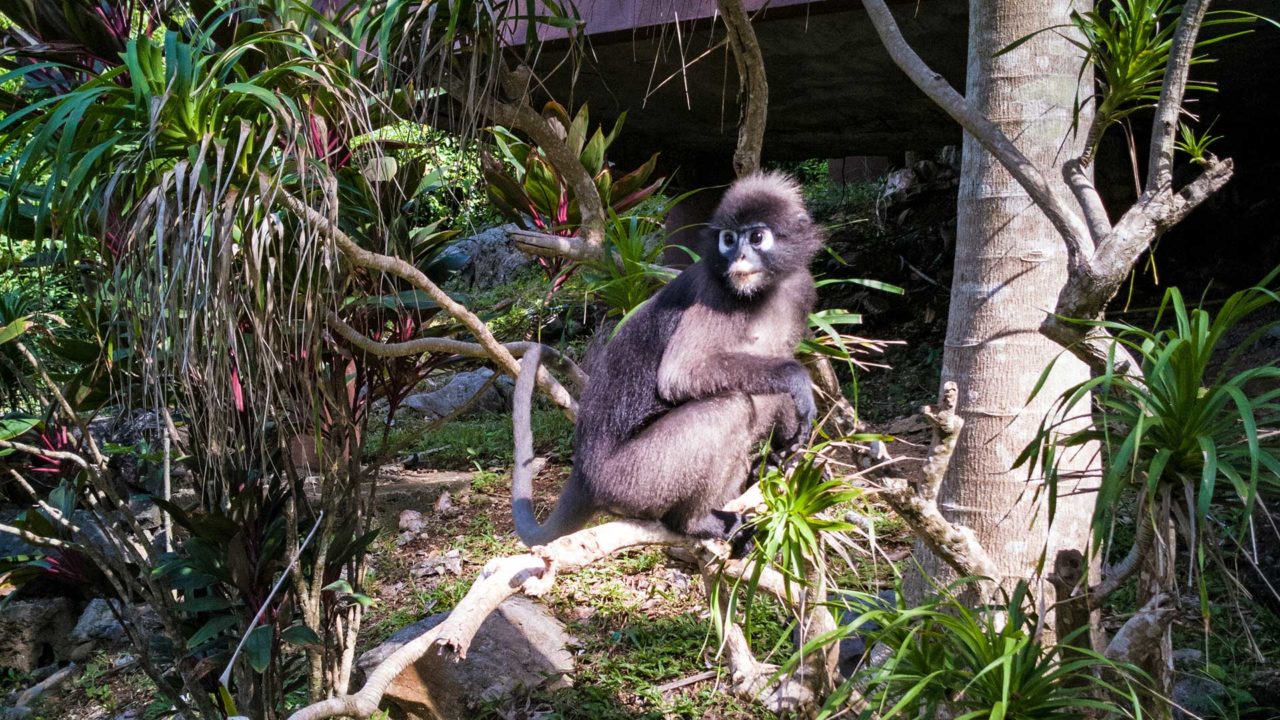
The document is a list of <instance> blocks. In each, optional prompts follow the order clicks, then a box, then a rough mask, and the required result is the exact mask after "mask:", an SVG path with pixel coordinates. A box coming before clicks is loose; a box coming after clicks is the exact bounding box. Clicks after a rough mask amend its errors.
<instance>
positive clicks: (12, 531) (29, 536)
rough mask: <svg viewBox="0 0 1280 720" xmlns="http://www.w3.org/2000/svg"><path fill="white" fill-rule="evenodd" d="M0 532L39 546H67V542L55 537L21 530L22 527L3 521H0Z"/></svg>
mask: <svg viewBox="0 0 1280 720" xmlns="http://www.w3.org/2000/svg"><path fill="white" fill-rule="evenodd" d="M0 533H4V534H6V535H13V536H15V537H19V538H22V540H23V541H24V542H27V543H30V544H32V545H37V546H40V547H49V548H63V547H67V543H64V542H62V541H61V540H59V539H57V538H51V537H44V536H43V535H36V534H34V533H31V532H28V531H27V530H23V529H22V528H16V527H14V526H12V525H5V524H4V523H0Z"/></svg>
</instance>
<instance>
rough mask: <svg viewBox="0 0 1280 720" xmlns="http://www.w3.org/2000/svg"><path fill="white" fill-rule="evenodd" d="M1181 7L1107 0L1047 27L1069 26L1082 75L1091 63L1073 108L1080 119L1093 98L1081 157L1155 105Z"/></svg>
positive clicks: (1215, 21)
mask: <svg viewBox="0 0 1280 720" xmlns="http://www.w3.org/2000/svg"><path fill="white" fill-rule="evenodd" d="M1182 6H1183V3H1182V2H1180V0H1109V1H1108V2H1104V3H1099V7H1097V8H1095V9H1093V10H1089V11H1087V12H1083V13H1081V12H1078V11H1073V12H1072V14H1071V24H1070V25H1066V26H1057V27H1053V28H1048V30H1050V31H1056V30H1059V29H1062V28H1064V27H1072V28H1074V29H1075V30H1076V31H1077V32H1078V34H1079V39H1078V38H1077V37H1076V36H1072V35H1067V36H1066V38H1067V40H1068V42H1070V43H1072V44H1073V45H1075V46H1076V47H1078V48H1080V50H1081V51H1083V52H1084V58H1083V61H1082V63H1081V65H1080V74H1081V77H1084V74H1085V72H1087V71H1088V70H1089V69H1090V68H1093V69H1094V70H1095V73H1096V78H1097V79H1096V89H1095V92H1094V94H1093V95H1092V96H1090V97H1089V98H1087V99H1082V100H1079V101H1078V102H1077V108H1076V121H1077V122H1079V118H1080V108H1081V107H1082V106H1083V104H1084V103H1085V102H1087V101H1093V102H1094V103H1095V107H1094V120H1093V126H1092V127H1091V128H1090V129H1089V133H1090V134H1089V137H1088V140H1087V148H1086V149H1085V157H1086V158H1090V159H1091V158H1092V157H1093V154H1094V152H1095V151H1096V150H1097V146H1098V142H1099V140H1100V139H1101V138H1102V135H1103V134H1104V133H1105V132H1106V131H1107V129H1108V128H1110V127H1111V126H1112V125H1115V124H1117V123H1122V122H1123V121H1124V120H1125V119H1127V118H1128V117H1129V116H1130V115H1133V114H1134V113H1136V112H1138V111H1140V110H1143V109H1146V108H1152V107H1155V104H1156V102H1157V101H1158V100H1159V99H1160V89H1161V87H1162V86H1163V84H1164V73H1165V67H1166V65H1168V62H1169V51H1170V49H1171V48H1172V46H1173V36H1174V32H1175V31H1176V30H1177V27H1178V18H1179V16H1180V15H1181V13H1182ZM1259 19H1260V16H1258V15H1256V14H1255V13H1250V12H1247V11H1243V10H1214V11H1211V12H1209V13H1208V14H1207V15H1206V17H1205V20H1204V23H1203V27H1205V28H1211V27H1220V26H1239V25H1248V24H1252V23H1254V22H1255V21H1257V20H1259ZM1040 32H1044V31H1040ZM1247 32H1249V31H1248V30H1228V32H1226V33H1224V34H1221V35H1217V36H1214V37H1200V38H1199V39H1198V40H1197V42H1196V49H1197V50H1202V49H1203V48H1205V47H1207V46H1209V45H1212V44H1214V43H1217V42H1221V41H1223V40H1227V39H1230V38H1234V37H1238V36H1240V35H1243V34H1246V33H1247ZM1038 34H1039V32H1036V33H1032V34H1031V35H1028V36H1026V37H1023V38H1020V39H1019V40H1017V41H1015V42H1013V43H1011V44H1010V45H1009V46H1008V47H1006V48H1004V49H1002V50H1001V51H1000V52H1001V53H1006V52H1009V51H1011V50H1013V49H1014V48H1017V47H1018V46H1020V45H1022V44H1023V43H1025V42H1027V41H1028V40H1030V39H1031V38H1033V37H1035V36H1036V35H1038ZM1206 62H1211V58H1209V57H1208V56H1206V55H1204V54H1200V55H1196V56H1194V57H1193V58H1192V59H1191V64H1192V65H1193V66H1194V65H1199V64H1203V63H1206ZM1187 90H1188V91H1189V92H1197V91H1198V92H1213V91H1214V90H1216V87H1215V86H1214V85H1213V84H1212V83H1206V82H1195V81H1192V82H1189V83H1188V84H1187Z"/></svg>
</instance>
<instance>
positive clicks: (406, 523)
mask: <svg viewBox="0 0 1280 720" xmlns="http://www.w3.org/2000/svg"><path fill="white" fill-rule="evenodd" d="M425 525H426V521H425V520H423V519H422V513H420V512H418V511H417V510H401V511H400V523H399V528H400V532H406V533H414V534H417V533H420V532H422V528H423V526H425Z"/></svg>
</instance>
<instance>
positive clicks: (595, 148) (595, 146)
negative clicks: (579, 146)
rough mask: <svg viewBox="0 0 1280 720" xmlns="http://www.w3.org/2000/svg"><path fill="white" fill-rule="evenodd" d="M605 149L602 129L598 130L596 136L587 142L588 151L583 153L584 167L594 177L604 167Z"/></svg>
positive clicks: (585, 150)
mask: <svg viewBox="0 0 1280 720" xmlns="http://www.w3.org/2000/svg"><path fill="white" fill-rule="evenodd" d="M604 148H605V144H604V133H602V132H600V128H596V131H595V134H593V135H592V136H591V139H590V140H589V141H587V147H586V149H584V150H583V151H582V167H584V168H586V169H587V172H588V173H590V174H591V175H592V177H594V176H595V174H596V173H598V172H600V168H602V167H604Z"/></svg>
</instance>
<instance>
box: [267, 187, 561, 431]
mask: <svg viewBox="0 0 1280 720" xmlns="http://www.w3.org/2000/svg"><path fill="white" fill-rule="evenodd" d="M258 180H259V182H260V183H262V185H263V187H262V195H263V196H264V197H271V196H272V195H273V194H274V195H275V197H277V198H279V199H280V201H281V202H282V203H284V205H285V207H287V208H288V209H289V211H290V212H292V213H293V214H294V215H296V216H298V218H300V219H302V220H303V221H305V222H306V223H307V224H308V225H310V226H311V227H314V228H316V229H317V230H318V231H319V232H320V233H321V234H322V235H324V236H325V237H327V238H329V239H330V240H331V241H333V244H334V245H337V246H338V249H339V250H341V251H342V254H343V255H345V256H346V257H347V259H348V260H350V261H351V263H352V264H354V265H357V266H359V267H363V268H366V269H369V270H377V271H379V272H383V273H386V274H388V275H394V276H396V277H398V278H400V279H401V280H404V281H405V282H408V283H409V284H410V285H412V286H413V287H414V288H416V289H418V290H421V291H422V292H423V293H425V294H426V295H427V297H429V298H431V300H432V301H433V302H435V304H436V305H439V306H440V307H441V308H442V309H443V310H444V311H445V312H447V313H449V314H450V315H452V316H453V317H454V319H456V320H457V321H458V322H460V323H462V324H463V325H464V326H466V328H467V329H468V330H470V331H471V334H472V335H474V336H475V338H476V340H477V341H478V342H479V343H480V346H481V347H483V348H484V350H485V352H486V353H487V354H488V356H489V358H490V359H491V360H493V362H494V363H495V364H496V365H497V366H498V367H499V368H500V369H501V370H502V371H503V372H505V373H506V374H507V375H510V376H511V377H516V376H517V375H519V374H520V363H519V362H517V361H516V359H515V357H513V356H512V355H511V353H510V352H509V351H508V350H507V349H506V348H505V347H503V345H502V343H500V342H498V339H497V338H495V337H494V336H493V332H492V331H490V330H489V326H488V325H486V324H485V322H484V321H483V320H481V319H480V318H479V317H477V316H476V314H475V313H473V312H471V311H470V310H468V309H467V308H466V306H464V305H462V304H461V303H459V302H458V301H456V300H454V299H453V298H451V297H449V294H448V293H446V292H445V291H444V290H441V289H440V286H438V285H436V284H435V283H433V282H431V280H430V279H429V278H428V277H427V276H426V275H425V274H423V272H422V271H421V270H419V269H418V268H416V267H414V266H413V265H412V264H410V263H408V262H406V261H404V260H402V259H400V258H398V257H392V256H391V255H383V254H381V253H375V252H373V251H371V250H366V249H364V248H362V247H360V246H359V245H357V244H356V242H355V241H354V240H352V239H351V238H350V236H348V235H347V234H346V233H345V232H343V231H342V229H341V228H339V227H338V226H336V225H334V224H333V223H332V222H330V221H329V219H328V218H326V217H325V216H324V215H321V214H320V213H318V212H316V211H315V209H313V208H312V207H311V206H310V205H307V204H306V203H304V202H302V201H301V200H299V199H298V198H296V197H294V196H293V195H291V194H289V193H288V192H286V191H285V190H283V189H281V188H279V186H278V185H273V184H272V183H271V182H270V179H269V178H268V177H267V176H266V175H263V174H260V175H259V177H258ZM537 381H538V387H540V388H542V390H543V392H545V393H547V395H549V396H551V397H553V398H554V399H555V400H556V404H558V405H560V406H561V407H567V406H568V403H571V402H572V398H568V399H566V398H564V397H563V396H564V395H567V392H566V391H565V390H564V388H563V387H562V386H560V384H559V383H557V382H556V381H555V378H553V377H551V373H549V372H547V370H546V368H538V376H537ZM553 383H554V385H553ZM557 387H559V391H558V392H557V391H556V389H555V388H557Z"/></svg>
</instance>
